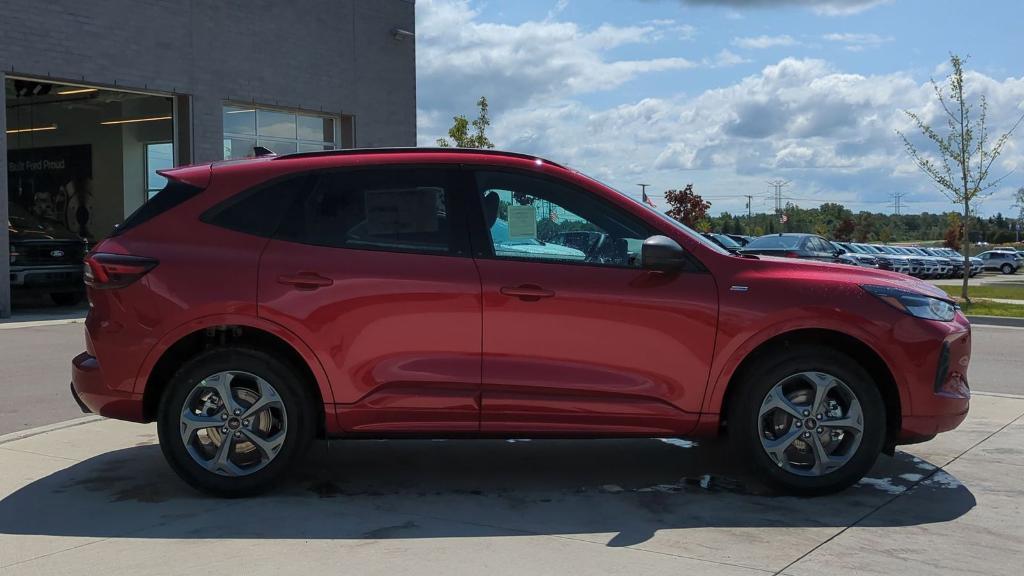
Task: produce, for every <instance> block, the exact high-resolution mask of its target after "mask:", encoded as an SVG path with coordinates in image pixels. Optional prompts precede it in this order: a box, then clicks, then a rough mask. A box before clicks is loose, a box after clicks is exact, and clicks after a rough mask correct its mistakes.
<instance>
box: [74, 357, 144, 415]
mask: <svg viewBox="0 0 1024 576" xmlns="http://www.w3.org/2000/svg"><path fill="white" fill-rule="evenodd" d="M103 382H104V380H103V372H102V370H101V368H100V364H99V361H97V360H96V357H95V356H92V355H91V354H89V353H88V352H82V353H81V354H79V355H78V356H75V358H74V360H72V361H71V395H72V396H73V397H74V398H75V401H76V402H77V403H78V405H79V407H82V410H83V411H86V410H87V411H89V412H93V413H96V414H99V415H100V416H106V417H108V418H116V419H118V420H129V421H132V422H144V421H145V419H144V418H143V416H142V394H135V393H132V392H124V391H121V390H113V389H111V388H108V387H107V386H106V385H105V384H104V383H103Z"/></svg>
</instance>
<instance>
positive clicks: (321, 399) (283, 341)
mask: <svg viewBox="0 0 1024 576" xmlns="http://www.w3.org/2000/svg"><path fill="white" fill-rule="evenodd" d="M228 344H234V345H245V346H250V347H253V348H257V349H260V350H265V351H268V352H270V353H273V354H274V355H275V356H277V357H279V358H280V359H282V360H284V361H285V362H287V363H289V364H290V365H292V366H293V367H294V368H295V369H296V370H297V371H299V373H301V374H302V375H303V376H304V377H305V379H306V381H307V382H308V383H309V385H310V391H311V392H312V393H313V394H314V400H316V401H317V402H318V406H319V407H320V410H319V411H318V412H319V413H318V418H317V420H318V426H317V432H318V433H319V434H324V433H325V432H328V431H330V430H332V429H333V428H334V423H333V422H327V421H326V418H327V412H328V411H327V410H326V406H327V404H333V403H334V396H333V393H332V392H331V387H330V383H329V381H328V379H327V375H326V373H325V372H324V369H323V367H322V366H321V365H320V362H319V360H318V359H317V358H316V355H315V354H314V353H313V351H312V350H310V349H309V348H308V347H307V346H306V345H305V344H304V343H303V342H302V341H301V340H299V339H298V338H297V337H296V336H295V335H293V334H291V333H290V332H288V331H287V330H285V329H284V328H282V327H280V326H277V325H275V324H272V323H268V322H263V321H260V320H259V319H255V318H253V319H249V318H239V317H212V318H204V319H202V320H198V321H194V322H189V323H188V324H187V325H184V326H181V327H179V328H178V329H176V330H174V331H172V332H171V333H170V334H168V335H167V336H165V337H164V339H163V340H161V342H160V344H158V345H157V346H155V347H154V349H153V350H152V351H151V352H150V353H149V355H148V356H147V357H146V360H145V362H144V363H143V366H142V368H141V369H140V373H139V376H138V378H137V379H136V391H137V392H138V391H139V388H140V387H142V409H143V417H144V418H145V420H146V421H152V420H154V419H155V418H156V414H157V409H158V408H159V404H160V398H161V396H162V395H163V391H164V389H165V388H166V387H167V385H168V383H169V381H170V378H171V376H173V374H174V372H175V371H176V370H177V369H178V367H180V366H181V364H182V363H183V362H185V361H186V360H188V359H189V358H192V357H194V356H195V355H196V354H199V353H201V352H202V351H204V350H208V349H210V348H212V347H216V346H224V345H228Z"/></svg>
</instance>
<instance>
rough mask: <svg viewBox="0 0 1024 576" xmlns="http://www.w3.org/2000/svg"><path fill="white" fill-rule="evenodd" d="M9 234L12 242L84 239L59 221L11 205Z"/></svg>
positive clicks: (73, 240) (8, 221)
mask: <svg viewBox="0 0 1024 576" xmlns="http://www.w3.org/2000/svg"><path fill="white" fill-rule="evenodd" d="M8 209H9V214H10V215H9V217H8V219H7V234H8V237H9V238H10V241H11V243H12V244H16V243H19V242H46V241H60V242H81V241H82V239H81V238H80V237H79V236H78V235H77V234H75V233H74V232H72V231H70V230H68V229H67V228H65V227H64V226H63V225H61V224H60V223H59V222H55V221H53V220H47V219H45V218H40V217H39V216H36V215H35V214H31V213H29V212H27V211H25V210H24V209H20V207H19V208H14V207H13V206H9V207H8Z"/></svg>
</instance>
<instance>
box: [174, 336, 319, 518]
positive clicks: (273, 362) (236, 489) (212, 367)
mask: <svg viewBox="0 0 1024 576" xmlns="http://www.w3.org/2000/svg"><path fill="white" fill-rule="evenodd" d="M229 370H231V371H242V372H248V373H250V374H253V375H256V376H258V377H260V378H263V379H264V380H266V381H267V382H268V383H270V384H271V385H272V386H273V387H274V389H275V390H276V391H277V393H278V395H279V396H280V398H281V401H282V402H283V404H284V407H285V410H286V412H287V428H286V429H285V431H284V432H285V439H284V444H283V445H282V446H281V448H280V449H279V450H278V451H277V453H276V455H275V456H274V457H273V459H271V460H270V462H269V463H267V464H266V465H265V467H263V468H262V469H260V470H258V471H255V472H252V473H251V474H248V475H245V476H222V475H218V474H216V473H214V472H211V471H209V470H207V469H206V468H204V467H202V466H201V465H200V464H199V463H198V462H196V461H195V460H194V459H193V458H192V456H191V455H190V454H189V453H188V451H187V450H186V449H185V444H184V442H183V441H182V438H181V434H180V432H179V430H180V426H181V420H180V417H181V413H182V409H183V408H184V403H185V402H186V400H187V399H188V398H189V396H190V395H191V393H192V391H193V389H194V388H195V386H196V385H197V384H199V382H201V381H202V380H204V379H206V378H207V377H209V376H212V375H214V374H217V373H219V372H224V371H229ZM309 386H310V383H308V382H306V379H305V378H303V376H302V375H301V374H300V373H299V372H298V371H297V370H296V369H294V368H293V367H292V366H291V365H289V364H287V363H284V362H282V361H280V360H278V359H277V358H275V357H273V356H271V355H270V354H267V353H266V352H263V351H262V350H257V349H253V348H247V347H225V348H215V349H212V350H208V351H206V352H203V353H201V354H199V355H197V356H195V357H194V358H192V359H190V360H189V361H187V362H185V364H183V365H182V366H181V368H180V369H178V371H177V372H176V373H175V374H174V376H172V377H171V381H170V382H169V383H168V384H167V388H166V389H165V390H164V393H163V397H162V398H161V401H160V408H159V414H158V416H157V433H158V435H159V438H160V449H161V450H162V451H163V454H164V458H165V459H166V460H167V463H168V464H170V466H171V468H172V469H173V470H174V472H175V473H177V474H178V476H180V477H181V478H182V480H184V481H185V482H187V483H188V484H189V485H191V486H192V487H194V488H196V489H198V490H201V491H203V492H206V493H209V494H213V495H216V496H221V497H225V498H237V497H243V496H252V495H256V494H259V493H261V492H265V491H267V490H269V489H271V488H273V487H274V486H275V485H277V484H278V483H280V482H281V481H282V480H283V479H284V478H285V477H286V476H287V474H288V472H289V471H290V469H291V468H292V466H293V464H294V463H296V462H298V461H299V460H300V459H301V458H302V456H303V454H304V453H305V451H306V449H307V448H308V447H309V443H310V441H311V440H312V438H313V435H314V433H315V431H316V422H317V418H318V415H317V409H319V408H320V407H319V406H317V405H316V403H315V402H314V400H313V395H312V394H311V393H310V388H309Z"/></svg>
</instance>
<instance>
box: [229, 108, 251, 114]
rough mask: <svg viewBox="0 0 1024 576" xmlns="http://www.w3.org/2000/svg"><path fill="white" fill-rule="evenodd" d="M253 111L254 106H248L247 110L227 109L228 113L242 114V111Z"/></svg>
mask: <svg viewBox="0 0 1024 576" xmlns="http://www.w3.org/2000/svg"><path fill="white" fill-rule="evenodd" d="M255 111H256V109H255V108H250V109H249V110H228V114H242V113H243V112H255Z"/></svg>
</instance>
